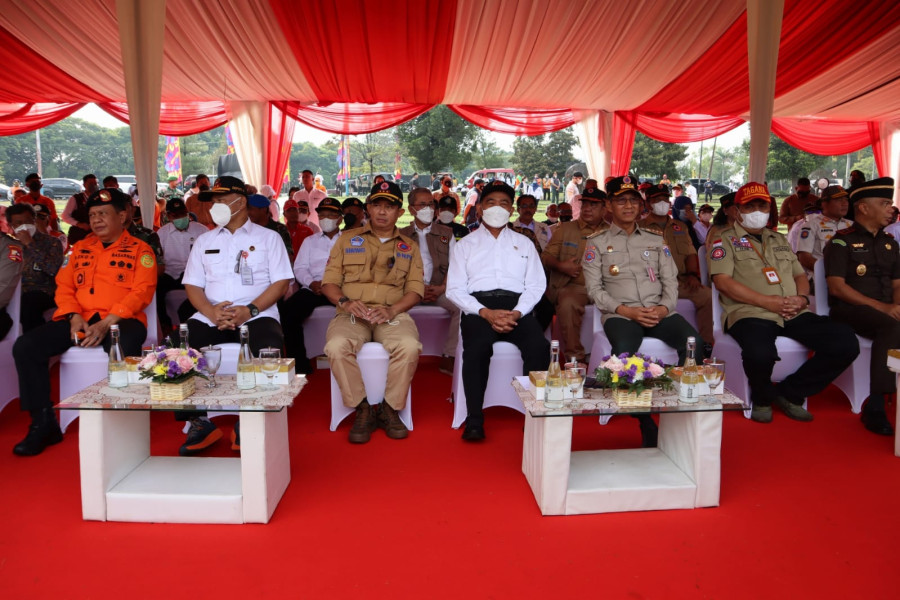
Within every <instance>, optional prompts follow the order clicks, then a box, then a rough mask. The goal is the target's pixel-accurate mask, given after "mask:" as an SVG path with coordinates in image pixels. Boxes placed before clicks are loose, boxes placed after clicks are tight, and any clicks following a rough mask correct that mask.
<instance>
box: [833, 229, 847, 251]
mask: <svg viewBox="0 0 900 600" xmlns="http://www.w3.org/2000/svg"><path fill="white" fill-rule="evenodd" d="M838 234H840V232H838ZM831 243H832V244H835V245H837V246H844V247H845V248H846V247H847V242H845V241H844V240H842V239H839V238H836V237H833V238H831Z"/></svg>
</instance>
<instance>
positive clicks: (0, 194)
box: [0, 183, 12, 202]
mask: <svg viewBox="0 0 900 600" xmlns="http://www.w3.org/2000/svg"><path fill="white" fill-rule="evenodd" d="M0 198H2V199H5V200H9V201H10V202H12V188H11V187H9V186H8V185H3V184H2V183H0Z"/></svg>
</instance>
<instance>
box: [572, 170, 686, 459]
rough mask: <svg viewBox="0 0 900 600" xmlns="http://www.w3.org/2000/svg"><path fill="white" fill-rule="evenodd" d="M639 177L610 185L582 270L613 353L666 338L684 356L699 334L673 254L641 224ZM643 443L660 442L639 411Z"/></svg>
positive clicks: (652, 425) (650, 422)
mask: <svg viewBox="0 0 900 600" xmlns="http://www.w3.org/2000/svg"><path fill="white" fill-rule="evenodd" d="M637 185H638V182H637V178H636V177H627V176H626V177H616V178H614V179H611V180H610V181H609V182H608V183H607V184H606V193H607V201H606V203H607V206H608V208H609V212H610V213H611V214H612V223H610V225H609V229H607V230H605V231H603V232H602V233H598V234H597V235H595V236H593V237H591V238H589V239H588V240H587V243H586V247H585V251H584V258H583V259H582V269H583V270H584V281H585V285H586V286H587V292H588V296H590V299H591V300H593V302H594V304H595V305H596V306H597V307H598V308H599V309H600V311H601V312H602V313H603V316H602V321H603V330H604V331H605V332H606V335H607V337H608V338H609V342H610V345H611V346H612V353H613V354H622V353H628V354H633V353H635V352H637V351H638V349H639V348H640V346H641V342H643V339H644V337H654V338H657V339H659V340H662V341H663V342H664V343H665V344H667V345H668V346H671V347H672V348H674V349H675V350H677V351H678V362H679V364H683V363H684V360H685V357H686V346H687V338H688V337H694V338H698V340H697V341H698V342H700V340H699V338H700V335H699V334H698V333H697V332H696V331H695V330H694V328H693V327H692V326H691V324H690V323H688V322H687V321H686V320H685V319H684V317H682V316H681V315H679V314H677V313H676V312H675V302H676V300H677V299H678V270H677V269H676V268H675V261H673V260H672V252H671V251H670V250H669V247H668V246H666V243H665V240H664V239H663V236H662V235H661V234H660V233H659V231H656V230H648V229H642V228H640V227H638V225H637V220H638V217H640V214H641V206H642V204H643V198H641V195H640V193H639V192H638V188H637ZM638 418H639V419H640V421H641V435H642V437H643V445H644V446H645V447H652V446H655V445H656V434H657V431H656V424H655V423H654V422H653V419H651V418H650V415H640V416H639V417H638Z"/></svg>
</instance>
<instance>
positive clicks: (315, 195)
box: [291, 187, 328, 225]
mask: <svg viewBox="0 0 900 600" xmlns="http://www.w3.org/2000/svg"><path fill="white" fill-rule="evenodd" d="M327 197H328V196H327V195H326V194H325V192H323V191H322V190H320V189H318V188H316V187H313V189H311V190H309V191H308V192H307V191H306V188H304V187H302V188H300V191H299V192H294V195H293V196H291V198H292V199H294V200H296V201H297V202H300V201H301V200H303V201H305V202H306V203H307V204H309V221H310V222H311V223H313V224H315V225H318V224H319V213H317V212H316V207H317V206H319V202H321V201H322V200H324V199H325V198H327Z"/></svg>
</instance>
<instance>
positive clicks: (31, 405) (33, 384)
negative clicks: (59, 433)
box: [13, 315, 147, 413]
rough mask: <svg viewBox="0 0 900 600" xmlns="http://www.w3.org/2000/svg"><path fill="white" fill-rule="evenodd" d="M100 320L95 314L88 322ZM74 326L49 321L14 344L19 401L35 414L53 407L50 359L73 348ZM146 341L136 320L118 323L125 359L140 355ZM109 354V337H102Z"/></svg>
mask: <svg viewBox="0 0 900 600" xmlns="http://www.w3.org/2000/svg"><path fill="white" fill-rule="evenodd" d="M99 320H100V316H99V315H94V316H93V317H91V318H90V320H89V321H88V322H89V323H90V324H94V323H96V322H97V321H99ZM71 331H72V327H71V324H70V323H69V322H68V321H50V322H49V323H44V324H43V325H40V326H38V327H36V328H34V329H32V330H31V331H29V332H27V333H24V334H23V335H22V336H21V337H20V338H19V339H18V340H16V343H15V345H13V358H14V359H15V361H16V372H17V373H18V375H19V402H20V405H21V407H22V410H27V411H30V412H32V413H34V412H37V411H41V410H43V409H45V408H49V407H51V406H53V403H52V402H51V401H50V372H49V371H50V358H51V357H53V356H57V355H59V354H62V353H63V352H65V351H66V350H68V349H69V348H71V347H72V334H71ZM145 339H147V328H146V327H144V324H143V323H141V322H140V321H138V320H137V319H123V320H121V321H119V344H120V345H121V346H122V351H123V352H124V353H125V356H140V355H141V345H142V344H143V343H144V340H145ZM103 349H104V350H106V351H109V334H107V335H106V337H105V338H103ZM63 400H65V398H63Z"/></svg>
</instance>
